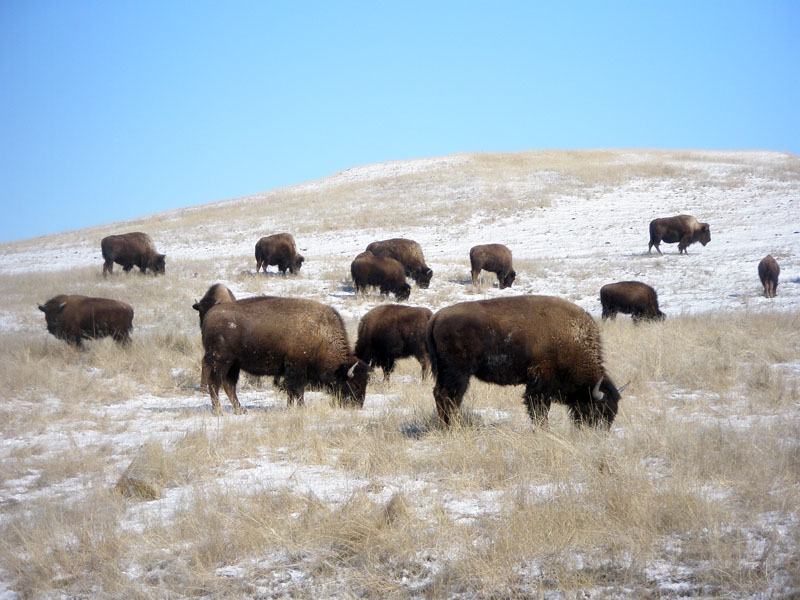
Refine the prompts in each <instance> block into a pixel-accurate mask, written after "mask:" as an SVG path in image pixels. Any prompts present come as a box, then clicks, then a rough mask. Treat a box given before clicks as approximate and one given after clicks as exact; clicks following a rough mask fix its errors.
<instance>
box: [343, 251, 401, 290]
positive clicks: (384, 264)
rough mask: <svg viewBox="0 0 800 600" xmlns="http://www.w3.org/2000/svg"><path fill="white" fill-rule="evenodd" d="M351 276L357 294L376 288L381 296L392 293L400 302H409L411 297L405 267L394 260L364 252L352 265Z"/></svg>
mask: <svg viewBox="0 0 800 600" xmlns="http://www.w3.org/2000/svg"><path fill="white" fill-rule="evenodd" d="M350 274H351V275H352V276H353V287H354V288H355V292H356V294H358V293H364V292H365V291H366V289H367V288H369V287H372V286H376V287H378V288H379V289H380V291H381V294H384V295H388V294H389V293H390V292H391V293H393V294H394V295H395V298H397V300H398V301H402V300H407V299H408V297H409V296H410V295H411V286H410V285H408V284H407V283H406V274H405V270H404V269H403V265H401V264H400V263H399V262H398V261H396V260H395V259H393V258H379V257H377V256H375V255H374V254H372V252H369V251H367V252H362V253H361V254H359V255H358V256H356V257H355V258H354V259H353V262H352V263H350Z"/></svg>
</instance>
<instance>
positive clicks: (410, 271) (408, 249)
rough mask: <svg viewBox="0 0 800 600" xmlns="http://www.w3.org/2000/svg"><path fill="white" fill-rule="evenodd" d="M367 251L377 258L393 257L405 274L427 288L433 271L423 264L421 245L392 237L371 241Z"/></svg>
mask: <svg viewBox="0 0 800 600" xmlns="http://www.w3.org/2000/svg"><path fill="white" fill-rule="evenodd" d="M367 251H368V252H372V253H373V254H374V255H375V256H377V257H379V258H393V259H395V260H396V261H398V262H399V263H400V264H401V265H403V268H404V269H405V273H406V275H408V276H409V277H411V279H413V280H414V281H416V282H417V285H418V286H419V287H421V288H427V287H428V286H430V284H431V277H433V271H431V270H430V269H429V268H428V265H426V264H425V257H424V256H423V255H422V246H420V245H419V244H418V243H417V242H415V241H414V240H407V239H405V238H392V239H390V240H381V241H378V242H372V243H371V244H370V245H369V246H367Z"/></svg>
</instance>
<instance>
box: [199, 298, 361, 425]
mask: <svg viewBox="0 0 800 600" xmlns="http://www.w3.org/2000/svg"><path fill="white" fill-rule="evenodd" d="M202 334H203V348H204V349H205V354H204V355H203V372H204V373H206V374H207V377H208V389H209V394H210V396H211V404H212V405H213V407H214V412H215V413H217V414H220V412H221V409H220V405H219V387H220V385H222V386H223V388H224V389H225V393H226V394H227V395H228V398H229V399H230V401H231V405H232V406H233V409H234V411H235V412H236V413H241V412H244V410H243V409H242V406H241V404H239V399H238V397H237V396H236V383H237V382H238V380H239V373H240V372H241V371H245V372H247V373H250V374H252V375H269V376H272V377H273V378H274V381H275V383H276V384H277V385H278V386H279V387H280V388H281V389H282V390H284V391H285V392H286V393H287V394H288V395H289V404H293V403H295V402H297V403H299V404H302V403H303V394H304V391H305V389H306V388H307V387H311V388H318V389H324V390H326V391H328V392H330V393H332V394H334V395H335V396H336V397H337V399H338V400H339V401H340V402H342V403H345V404H350V405H355V406H363V404H364V396H365V394H366V389H367V380H368V379H369V372H370V370H371V369H370V367H369V366H367V365H366V364H365V363H364V362H363V361H360V360H359V359H358V358H357V357H356V356H355V355H354V354H353V353H352V351H351V349H350V344H349V341H348V339H347V332H346V331H345V328H344V323H343V322H342V318H341V317H340V316H339V313H337V312H336V311H335V310H334V309H333V308H331V307H330V306H326V305H324V304H320V303H319V302H315V301H314V300H306V299H302V298H279V297H275V296H260V297H256V298H245V299H244V300H238V301H236V302H223V303H221V304H217V305H216V306H214V307H212V308H211V309H209V311H208V312H207V313H206V316H205V319H204V321H203V327H202Z"/></svg>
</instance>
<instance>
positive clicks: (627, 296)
mask: <svg viewBox="0 0 800 600" xmlns="http://www.w3.org/2000/svg"><path fill="white" fill-rule="evenodd" d="M600 304H601V305H602V306H603V320H604V321H605V320H606V319H608V318H611V319H614V318H616V316H617V313H618V312H621V313H625V314H629V315H631V318H632V319H633V322H634V323H638V322H639V321H640V320H641V319H646V320H648V321H662V320H664V319H665V318H666V315H665V314H664V313H663V312H661V311H660V310H659V308H658V294H656V291H655V290H654V289H653V288H651V287H650V286H649V285H647V284H646V283H642V282H641V281H620V282H618V283H609V284H607V285H604V286H603V287H601V288H600Z"/></svg>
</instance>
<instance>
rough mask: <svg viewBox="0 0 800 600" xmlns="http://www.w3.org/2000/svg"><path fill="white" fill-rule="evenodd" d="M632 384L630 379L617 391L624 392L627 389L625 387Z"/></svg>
mask: <svg viewBox="0 0 800 600" xmlns="http://www.w3.org/2000/svg"><path fill="white" fill-rule="evenodd" d="M630 384H631V382H630V381H629V382H628V383H626V384H625V385H623V386H622V387H621V388H619V389H618V390H617V391H618V392H619V393H620V394H621V393H622V392H624V391H625V388H626V387H628V386H629V385H630Z"/></svg>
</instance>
